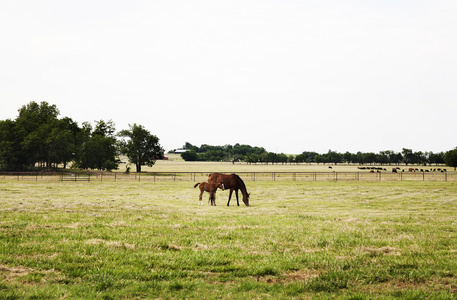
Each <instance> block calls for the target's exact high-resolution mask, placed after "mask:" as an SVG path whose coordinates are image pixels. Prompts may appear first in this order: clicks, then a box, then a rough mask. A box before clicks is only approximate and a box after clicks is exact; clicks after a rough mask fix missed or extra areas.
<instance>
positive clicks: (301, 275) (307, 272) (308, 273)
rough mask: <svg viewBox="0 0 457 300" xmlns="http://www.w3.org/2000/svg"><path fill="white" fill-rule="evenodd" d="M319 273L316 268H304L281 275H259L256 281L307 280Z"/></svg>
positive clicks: (287, 281)
mask: <svg viewBox="0 0 457 300" xmlns="http://www.w3.org/2000/svg"><path fill="white" fill-rule="evenodd" d="M319 275H320V274H319V272H318V271H317V270H311V269H304V270H295V271H288V272H287V273H285V274H284V275H283V276H270V275H268V276H261V277H258V278H257V281H260V282H266V283H271V284H274V283H290V282H294V281H308V280H311V279H313V278H316V277H318V276H319Z"/></svg>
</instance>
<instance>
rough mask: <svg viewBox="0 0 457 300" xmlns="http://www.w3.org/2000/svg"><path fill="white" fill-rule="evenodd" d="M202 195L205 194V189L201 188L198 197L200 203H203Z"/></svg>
mask: <svg viewBox="0 0 457 300" xmlns="http://www.w3.org/2000/svg"><path fill="white" fill-rule="evenodd" d="M202 196H203V190H200V196H199V197H198V205H203V202H202Z"/></svg>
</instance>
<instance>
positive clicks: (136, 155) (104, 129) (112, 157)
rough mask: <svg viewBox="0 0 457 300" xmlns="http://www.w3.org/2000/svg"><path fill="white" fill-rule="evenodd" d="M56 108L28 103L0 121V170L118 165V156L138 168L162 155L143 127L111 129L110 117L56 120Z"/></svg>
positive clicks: (157, 140)
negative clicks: (13, 115) (124, 157)
mask: <svg viewBox="0 0 457 300" xmlns="http://www.w3.org/2000/svg"><path fill="white" fill-rule="evenodd" d="M59 114H60V112H59V110H58V109H57V107H56V106H55V105H50V104H49V103H47V102H41V103H40V104H38V103H36V102H33V101H32V102H30V103H29V104H27V105H24V106H22V107H21V108H20V109H19V114H18V116H17V117H16V119H15V120H11V119H7V120H0V170H3V171H27V170H36V169H51V168H56V167H57V166H58V165H61V166H63V168H66V167H67V166H68V165H69V164H70V163H71V167H73V168H80V169H97V170H108V171H109V170H113V169H118V167H119V164H120V159H119V157H120V155H126V156H127V158H128V159H129V161H130V163H133V164H135V166H136V168H137V171H138V172H141V166H142V165H150V166H152V165H153V164H154V163H155V160H157V159H159V158H162V157H163V152H164V150H163V149H162V147H161V146H160V144H159V139H158V138H157V137H156V136H155V135H152V134H151V133H150V132H149V131H147V130H146V129H145V128H144V127H143V126H141V125H137V124H133V125H129V127H130V128H129V129H125V130H122V131H120V132H118V133H116V129H115V125H114V123H113V122H112V121H103V120H100V121H96V122H95V126H92V125H91V124H90V123H88V122H84V123H83V124H82V126H79V125H78V124H77V123H76V122H75V121H73V120H72V119H71V118H68V117H64V118H59Z"/></svg>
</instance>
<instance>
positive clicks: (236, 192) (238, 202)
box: [235, 190, 240, 206]
mask: <svg viewBox="0 0 457 300" xmlns="http://www.w3.org/2000/svg"><path fill="white" fill-rule="evenodd" d="M235 195H236V204H238V206H240V201H239V200H238V190H235Z"/></svg>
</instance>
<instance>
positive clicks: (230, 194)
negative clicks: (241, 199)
mask: <svg viewBox="0 0 457 300" xmlns="http://www.w3.org/2000/svg"><path fill="white" fill-rule="evenodd" d="M232 192H233V190H232V189H230V193H229V200H228V202H227V206H230V199H231V198H232Z"/></svg>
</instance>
